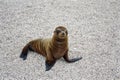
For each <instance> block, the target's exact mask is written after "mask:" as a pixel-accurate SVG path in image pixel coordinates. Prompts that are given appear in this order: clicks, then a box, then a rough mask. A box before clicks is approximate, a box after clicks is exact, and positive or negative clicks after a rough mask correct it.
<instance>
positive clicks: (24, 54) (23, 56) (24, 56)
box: [20, 45, 29, 60]
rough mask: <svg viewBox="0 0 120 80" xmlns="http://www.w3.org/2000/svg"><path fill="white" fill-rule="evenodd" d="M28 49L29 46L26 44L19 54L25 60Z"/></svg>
mask: <svg viewBox="0 0 120 80" xmlns="http://www.w3.org/2000/svg"><path fill="white" fill-rule="evenodd" d="M28 50H29V46H28V45H26V46H25V47H24V48H23V50H22V52H21V54H20V58H22V59H23V60H26V59H27V55H28Z"/></svg>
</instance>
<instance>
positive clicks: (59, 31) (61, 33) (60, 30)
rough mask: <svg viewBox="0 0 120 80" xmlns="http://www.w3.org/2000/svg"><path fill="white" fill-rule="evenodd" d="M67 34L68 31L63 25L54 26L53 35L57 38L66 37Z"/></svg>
mask: <svg viewBox="0 0 120 80" xmlns="http://www.w3.org/2000/svg"><path fill="white" fill-rule="evenodd" d="M67 35H68V31H67V29H66V28H65V27H63V26H58V27H56V28H55V31H54V37H56V38H57V39H59V40H63V39H66V38H67Z"/></svg>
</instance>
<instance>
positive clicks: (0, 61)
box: [0, 0, 120, 80]
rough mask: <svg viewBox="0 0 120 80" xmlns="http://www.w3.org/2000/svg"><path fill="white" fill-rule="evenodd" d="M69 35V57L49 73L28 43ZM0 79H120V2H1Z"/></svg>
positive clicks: (40, 0) (56, 0) (43, 61)
mask: <svg viewBox="0 0 120 80" xmlns="http://www.w3.org/2000/svg"><path fill="white" fill-rule="evenodd" d="M60 25H62V26H65V27H66V28H67V29H68V32H69V56H70V58H74V57H81V56H82V57H83V59H82V60H80V61H78V62H76V63H72V64H69V63H66V62H65V61H64V59H63V58H61V59H60V60H58V61H57V62H56V64H55V66H54V67H53V68H52V69H51V70H50V71H47V72H46V71H45V58H44V57H43V56H41V55H39V54H37V53H34V52H30V53H29V55H28V58H27V60H25V61H23V60H22V59H20V58H19V55H20V53H21V50H22V48H23V47H24V45H25V44H26V43H27V42H28V41H30V40H32V39H36V38H49V37H51V36H52V35H53V31H54V28H55V27H57V26H60ZM0 80H120V1H119V0H0Z"/></svg>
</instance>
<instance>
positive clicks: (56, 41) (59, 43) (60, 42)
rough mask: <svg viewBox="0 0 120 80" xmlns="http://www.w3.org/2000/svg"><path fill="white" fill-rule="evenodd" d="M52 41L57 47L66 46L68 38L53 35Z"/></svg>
mask: <svg viewBox="0 0 120 80" xmlns="http://www.w3.org/2000/svg"><path fill="white" fill-rule="evenodd" d="M52 43H53V45H54V46H55V47H60V46H61V47H66V46H67V45H68V40H67V38H65V39H59V38H56V37H53V38H52Z"/></svg>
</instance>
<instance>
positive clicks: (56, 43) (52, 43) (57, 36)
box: [20, 26, 82, 71]
mask: <svg viewBox="0 0 120 80" xmlns="http://www.w3.org/2000/svg"><path fill="white" fill-rule="evenodd" d="M28 51H34V52H37V53H39V54H41V55H43V56H45V58H46V61H45V65H46V71H48V70H50V69H51V68H52V67H53V66H54V64H55V62H56V60H57V59H59V58H61V57H63V58H64V59H65V61H67V62H69V63H71V62H75V61H78V60H80V59H82V57H80V58H74V59H69V58H68V31H67V29H66V28H65V27H63V26H59V27H57V28H56V29H55V31H54V34H53V37H52V38H50V39H36V40H33V41H30V42H29V43H28V44H27V45H26V46H25V47H24V48H23V50H22V53H21V55H20V58H23V60H25V59H26V58H27V54H28Z"/></svg>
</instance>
